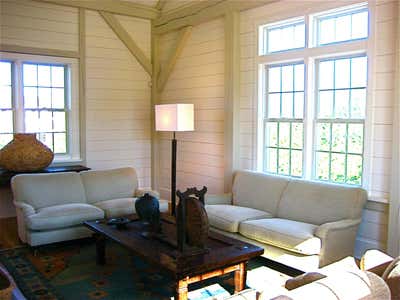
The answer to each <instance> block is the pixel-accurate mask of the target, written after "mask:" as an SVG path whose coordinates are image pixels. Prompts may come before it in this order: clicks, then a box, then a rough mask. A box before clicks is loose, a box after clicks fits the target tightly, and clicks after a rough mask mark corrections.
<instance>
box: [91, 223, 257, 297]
mask: <svg viewBox="0 0 400 300" xmlns="http://www.w3.org/2000/svg"><path fill="white" fill-rule="evenodd" d="M129 218H130V219H131V220H132V222H130V223H128V224H127V225H126V228H125V229H117V228H115V227H114V226H110V225H107V222H106V220H101V221H87V222H85V223H84V224H85V225H86V226H87V227H88V228H90V229H91V230H93V231H94V232H95V233H94V237H95V239H96V252H97V263H98V264H105V263H106V259H105V251H106V249H105V240H106V238H107V239H110V240H112V241H114V242H117V243H119V244H121V245H123V246H124V247H126V248H127V249H129V250H130V251H132V252H133V253H134V254H135V255H137V256H140V257H142V258H143V259H144V260H146V261H147V262H149V263H151V264H153V265H155V266H158V267H160V271H164V272H166V273H167V274H169V275H170V276H172V277H173V278H174V280H175V281H176V289H175V299H179V300H183V299H187V297H188V296H187V294H188V285H189V284H191V283H195V282H198V281H202V280H205V279H208V278H211V277H215V276H221V275H223V274H227V273H230V272H235V275H234V277H235V278H234V279H235V293H237V292H239V291H241V290H243V289H244V288H245V285H246V265H247V261H248V260H249V259H251V258H253V257H256V256H259V255H261V254H263V252H264V249H262V248H260V247H257V246H254V245H251V244H247V243H244V242H241V241H239V240H236V239H232V238H229V237H226V236H223V235H221V234H218V233H214V232H210V234H209V238H208V243H207V248H208V251H207V252H206V253H203V254H196V255H182V253H180V252H178V251H177V250H176V249H175V248H174V247H173V246H172V245H170V244H169V243H167V242H164V241H162V240H160V239H156V238H145V237H143V235H142V234H141V233H142V232H143V229H144V227H143V225H142V223H141V222H140V221H139V220H138V218H137V216H136V215H131V216H129ZM175 228H176V227H175V224H173V222H172V221H171V219H169V220H167V219H163V221H162V230H163V233H164V234H165V236H166V237H168V239H171V240H174V239H175V238H176V233H175V231H176V229H175Z"/></svg>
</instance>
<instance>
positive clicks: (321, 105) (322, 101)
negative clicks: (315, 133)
mask: <svg viewBox="0 0 400 300" xmlns="http://www.w3.org/2000/svg"><path fill="white" fill-rule="evenodd" d="M332 115H333V91H323V92H319V101H318V118H321V119H325V118H332Z"/></svg>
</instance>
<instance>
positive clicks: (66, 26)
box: [0, 0, 79, 52]
mask: <svg viewBox="0 0 400 300" xmlns="http://www.w3.org/2000/svg"><path fill="white" fill-rule="evenodd" d="M0 5H1V9H0V13H1V18H0V25H1V34H0V37H1V39H0V44H5V45H15V46H19V47H31V48H44V49H53V50H63V51H76V52H77V51H78V50H79V39H78V35H79V26H78V22H79V20H78V9H77V8H73V7H66V6H59V5H52V4H47V3H40V2H35V1H29V0H2V1H1V2H0Z"/></svg>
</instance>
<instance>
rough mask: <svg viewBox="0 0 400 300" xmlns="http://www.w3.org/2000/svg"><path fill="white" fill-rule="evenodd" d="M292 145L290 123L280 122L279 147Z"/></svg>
mask: <svg viewBox="0 0 400 300" xmlns="http://www.w3.org/2000/svg"><path fill="white" fill-rule="evenodd" d="M289 146H290V123H287V122H282V123H279V147H283V148H289Z"/></svg>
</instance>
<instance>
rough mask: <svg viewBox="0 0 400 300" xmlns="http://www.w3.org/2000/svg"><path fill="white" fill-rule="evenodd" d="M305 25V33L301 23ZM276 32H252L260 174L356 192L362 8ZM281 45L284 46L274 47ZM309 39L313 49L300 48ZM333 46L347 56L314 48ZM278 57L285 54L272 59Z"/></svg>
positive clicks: (363, 60)
mask: <svg viewBox="0 0 400 300" xmlns="http://www.w3.org/2000/svg"><path fill="white" fill-rule="evenodd" d="M308 18H310V22H309V23H308V24H307V25H305V24H304V21H303V20H305V19H308ZM293 20H295V21H293ZM276 24H278V25H276ZM276 24H272V25H263V26H260V29H262V30H260V31H259V32H260V43H262V44H263V45H264V46H263V47H264V49H263V50H266V51H265V52H264V53H260V59H259V60H260V62H261V63H262V64H263V65H264V73H263V76H262V77H261V78H260V80H261V81H260V84H261V86H263V87H264V93H263V94H262V95H263V96H262V99H260V105H261V107H262V109H263V112H264V114H263V122H262V124H263V133H264V134H263V135H262V136H260V139H262V145H263V146H262V151H260V153H261V155H262V158H263V159H262V163H261V164H259V165H260V167H262V169H263V171H265V172H269V173H275V174H280V175H286V176H293V177H302V178H307V179H314V180H321V181H328V182H333V183H340V184H351V185H362V183H363V154H364V131H365V117H366V112H365V111H366V103H367V81H368V80H367V77H368V76H367V74H368V67H367V65H368V59H367V55H366V47H367V44H366V38H367V37H368V10H367V8H366V6H365V5H357V6H353V7H346V8H342V9H338V10H335V11H333V12H332V11H330V12H323V13H320V14H317V15H313V16H302V17H299V18H296V19H292V20H288V21H282V22H280V23H276ZM343 24H345V25H343ZM296 26H297V27H298V29H297V30H298V37H300V36H301V34H300V33H299V32H301V31H302V32H303V33H302V34H303V37H304V36H305V37H304V39H303V42H302V44H301V43H300V42H299V43H298V44H296V43H297V42H295V40H296ZM299 26H301V27H299ZM287 28H290V32H291V33H289V30H288V29H287ZM299 28H301V30H300V29H299ZM275 30H279V34H278V35H274V34H275V33H273V32H274V31H275ZM284 30H286V37H284V35H285V33H284ZM287 37H289V38H290V39H291V40H292V43H291V44H290V43H289V44H285V43H283V44H284V45H286V46H282V44H279V41H280V39H283V40H285V39H286V38H287ZM311 37H317V38H316V39H315V41H316V46H314V47H311V45H312V44H311V43H309V44H306V43H305V42H304V41H306V40H308V39H310V38H311ZM363 39H364V40H363ZM298 40H299V39H298ZM341 42H346V43H345V44H343V45H348V47H349V48H348V49H349V51H348V52H346V46H344V47H341V48H340V52H335V49H334V48H326V47H320V46H322V45H326V44H330V43H341ZM295 45H297V46H299V47H297V46H295ZM300 45H301V46H300ZM311 48H312V49H311ZM282 50H291V51H286V52H284V53H274V51H282ZM299 50H300V51H299ZM263 80H265V82H262V81H263Z"/></svg>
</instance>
